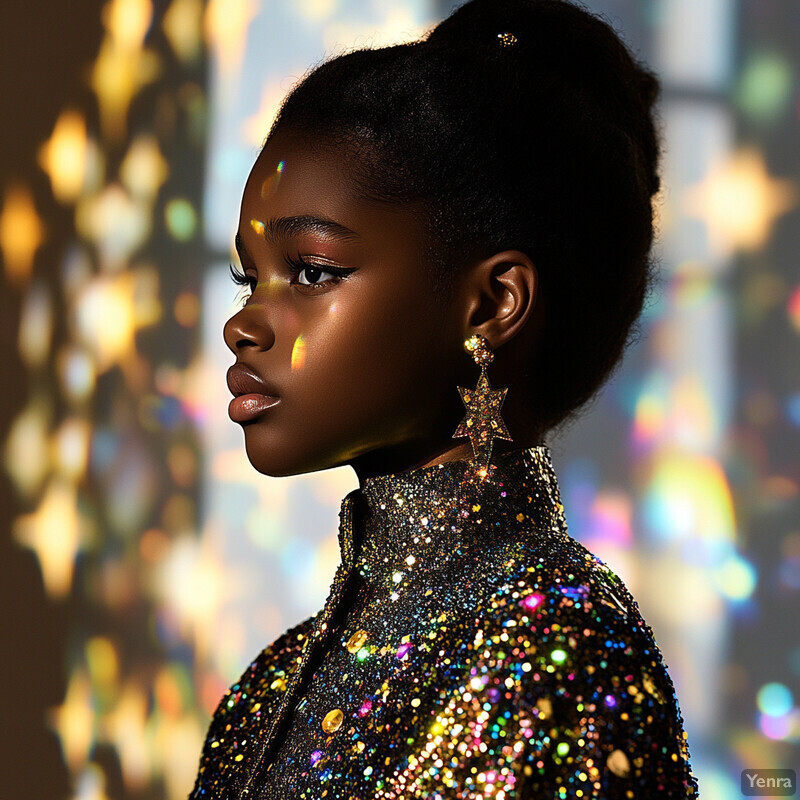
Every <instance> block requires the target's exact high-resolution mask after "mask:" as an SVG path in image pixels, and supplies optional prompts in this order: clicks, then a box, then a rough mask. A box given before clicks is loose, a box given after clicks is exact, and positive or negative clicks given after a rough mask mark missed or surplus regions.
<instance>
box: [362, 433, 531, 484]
mask: <svg viewBox="0 0 800 800" xmlns="http://www.w3.org/2000/svg"><path fill="white" fill-rule="evenodd" d="M543 444H544V442H541V441H538V440H537V441H535V442H533V441H531V442H527V443H524V444H516V443H515V442H507V441H503V440H501V439H498V440H496V441H495V443H494V450H493V455H492V460H493V461H494V460H495V459H497V458H502V456H504V455H506V454H508V453H511V452H515V451H520V450H525V449H528V448H530V447H539V446H541V445H543ZM471 460H472V445H471V444H470V443H469V441H467V440H466V439H463V440H453V439H446V440H444V441H442V442H438V443H436V444H435V445H434V446H432V447H431V446H430V445H428V446H427V447H421V446H419V445H417V444H404V445H402V446H399V447H396V448H392V449H388V448H387V449H382V450H377V451H372V452H370V453H365V454H364V455H362V456H358V457H357V458H354V459H353V460H352V461H351V462H350V466H352V468H353V470H354V471H355V473H356V476H357V477H358V482H359V484H360V485H361V486H363V485H364V482H365V481H367V480H369V479H370V478H376V477H380V476H381V475H398V474H400V473H404V472H409V471H411V470H416V469H424V468H426V467H435V466H438V465H440V464H447V463H449V462H452V461H471Z"/></svg>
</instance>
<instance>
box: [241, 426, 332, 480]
mask: <svg viewBox="0 0 800 800" xmlns="http://www.w3.org/2000/svg"><path fill="white" fill-rule="evenodd" d="M244 439H245V451H246V452H247V459H248V461H250V463H251V464H252V465H253V468H254V469H256V470H257V471H258V472H260V473H261V474H262V475H266V476H268V477H270V478H288V477H290V476H292V475H304V474H306V473H308V472H319V471H320V470H324V469H331V468H332V467H338V466H341V464H342V463H344V462H343V461H341V460H339V461H337V460H336V459H334V458H325V457H322V456H320V454H319V449H317V450H316V451H315V452H314V453H313V454H312V453H309V452H306V448H304V447H302V446H301V445H300V443H299V442H298V441H297V440H294V441H292V443H291V444H288V443H285V442H281V441H280V440H279V438H278V437H275V436H266V435H265V434H264V431H260V430H258V429H257V428H256V427H255V426H254V425H249V426H246V427H245V429H244Z"/></svg>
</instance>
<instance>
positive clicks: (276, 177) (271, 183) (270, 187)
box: [261, 161, 286, 198]
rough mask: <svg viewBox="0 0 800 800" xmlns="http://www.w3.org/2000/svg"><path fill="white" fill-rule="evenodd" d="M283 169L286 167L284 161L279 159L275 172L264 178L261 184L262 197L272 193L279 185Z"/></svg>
mask: <svg viewBox="0 0 800 800" xmlns="http://www.w3.org/2000/svg"><path fill="white" fill-rule="evenodd" d="M284 169H286V162H285V161H279V162H278V166H277V167H276V169H275V172H274V173H273V174H272V175H270V176H269V177H268V178H266V179H265V181H264V182H263V183H262V184H261V197H262V198H267V197H269V196H270V195H272V194H274V192H275V190H276V189H277V188H278V186H279V185H280V182H281V175H283V171H284Z"/></svg>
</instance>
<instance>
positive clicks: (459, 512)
mask: <svg viewBox="0 0 800 800" xmlns="http://www.w3.org/2000/svg"><path fill="white" fill-rule="evenodd" d="M497 461H498V465H497V466H496V467H493V468H491V469H490V470H489V474H488V475H486V476H484V475H483V474H482V473H476V472H475V471H474V469H473V468H472V467H471V465H469V464H468V463H467V462H450V463H447V464H443V465H439V466H436V467H430V468H425V469H420V470H414V471H412V472H408V473H404V474H400V475H394V476H387V477H379V478H372V479H369V480H366V481H364V484H363V486H362V489H361V490H359V491H356V492H353V493H351V494H350V495H348V496H347V498H345V500H344V502H343V505H342V515H341V518H342V524H341V527H340V545H341V548H342V565H341V566H340V568H339V570H338V571H337V574H336V577H335V579H334V584H333V587H332V590H331V595H330V597H329V599H328V601H327V603H326V605H325V608H324V609H323V610H322V611H321V612H320V614H318V615H317V616H316V617H314V618H312V619H310V620H307V621H306V622H304V623H302V624H301V625H299V626H297V627H296V628H294V629H292V630H290V631H289V632H288V633H286V634H284V635H283V636H282V637H281V638H280V639H278V640H277V641H276V642H275V643H274V644H273V645H272V646H271V647H269V648H267V649H266V650H264V651H263V652H262V653H261V655H260V656H259V657H258V658H257V659H256V660H255V661H254V662H253V663H252V664H251V665H250V667H249V668H248V670H247V671H246V672H245V673H244V675H243V676H242V677H241V678H240V680H239V681H238V682H237V683H236V684H235V685H234V686H233V687H231V689H230V691H229V692H228V694H227V695H226V696H225V697H224V698H223V700H222V702H221V703H220V706H219V708H218V710H217V712H216V714H215V715H214V719H213V721H212V723H211V727H210V729H209V733H208V737H207V740H206V744H205V748H204V752H203V756H202V760H201V765H200V772H199V775H198V778H197V783H196V786H195V789H194V792H193V793H192V798H196V799H199V798H215V800H217V799H219V800H223V799H224V800H234V798H261V799H262V800H267V799H269V800H273V799H274V800H288V799H289V798H296V799H297V800H319V798H342V800H344V799H345V798H347V799H348V800H349V799H350V798H365V799H366V798H370V800H372V799H373V798H385V800H400V798H431V800H455V798H464V799H466V798H470V799H471V800H491V799H492V798H493V799H494V800H516V799H519V798H530V799H531V800H545V799H546V800H551V798H553V799H554V800H566V799H567V798H569V799H570V800H572V799H573V798H574V799H575V800H585V799H586V798H596V800H600V798H602V799H603V800H611V798H631V799H632V798H636V799H637V800H639V799H640V798H648V799H649V798H656V797H658V798H693V797H697V783H696V780H695V778H694V776H693V775H692V772H691V768H690V764H689V751H688V745H687V741H686V734H685V733H684V731H683V720H682V717H681V714H680V710H679V707H678V703H677V699H676V697H675V692H674V688H673V684H672V682H671V680H670V677H669V675H668V673H667V670H666V666H665V665H664V663H663V660H662V657H661V654H660V652H659V650H658V647H657V645H656V643H655V641H654V639H653V634H652V631H651V630H650V628H649V627H648V625H647V624H646V623H645V622H644V620H643V619H642V617H641V615H640V613H639V609H638V606H637V604H636V602H635V601H634V600H633V598H632V597H631V596H630V594H629V592H628V590H627V588H626V587H625V586H624V584H623V583H622V581H621V580H620V579H619V578H618V577H617V576H616V575H615V574H614V573H613V572H612V571H611V570H610V569H609V568H608V567H607V566H606V565H605V564H604V563H603V562H602V561H600V560H599V559H598V558H596V557H595V556H593V555H592V554H591V553H589V552H588V551H587V550H586V549H585V548H584V547H583V546H582V545H580V544H579V543H577V542H575V541H574V540H573V539H571V538H570V537H569V536H568V534H567V525H566V520H565V518H564V513H563V506H562V504H561V500H560V494H559V490H558V484H557V481H556V476H555V473H554V471H553V468H552V463H551V459H550V452H549V449H548V448H547V446H546V445H541V446H539V447H534V448H531V449H529V450H525V451H519V452H517V453H513V454H510V455H508V456H505V457H502V458H500V459H498V460H497Z"/></svg>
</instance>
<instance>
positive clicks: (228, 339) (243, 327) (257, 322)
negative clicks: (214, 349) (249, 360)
mask: <svg viewBox="0 0 800 800" xmlns="http://www.w3.org/2000/svg"><path fill="white" fill-rule="evenodd" d="M223 336H224V338H225V344H226V345H228V348H229V349H230V350H231V352H232V353H233V354H234V355H237V356H238V355H240V354H241V353H242V352H245V351H247V350H269V348H270V347H272V345H273V344H274V342H275V333H274V331H273V330H272V328H271V327H270V325H269V323H268V322H267V321H266V320H265V319H264V309H263V306H258V305H247V306H244V308H242V309H241V310H239V311H237V312H236V313H235V314H234V315H233V316H232V317H231V318H230V319H229V320H228V321H227V322H226V323H225V328H224V329H223Z"/></svg>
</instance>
